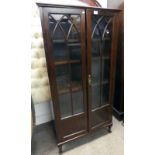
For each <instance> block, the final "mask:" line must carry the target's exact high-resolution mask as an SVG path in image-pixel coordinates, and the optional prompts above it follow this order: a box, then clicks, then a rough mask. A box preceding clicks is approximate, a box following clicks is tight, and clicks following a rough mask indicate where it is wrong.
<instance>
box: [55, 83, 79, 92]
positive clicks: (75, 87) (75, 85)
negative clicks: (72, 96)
mask: <svg viewBox="0 0 155 155" xmlns="http://www.w3.org/2000/svg"><path fill="white" fill-rule="evenodd" d="M70 87H71V85H68V86H67V87H66V86H62V85H61V86H58V87H57V88H58V94H59V95H62V94H66V93H70V90H71V91H72V92H76V91H81V90H82V85H81V84H80V83H77V82H72V87H71V88H70Z"/></svg>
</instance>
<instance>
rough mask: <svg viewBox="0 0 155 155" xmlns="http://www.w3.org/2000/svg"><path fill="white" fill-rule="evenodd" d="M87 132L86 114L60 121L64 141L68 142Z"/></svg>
mask: <svg viewBox="0 0 155 155" xmlns="http://www.w3.org/2000/svg"><path fill="white" fill-rule="evenodd" d="M86 132H87V119H86V114H84V113H82V114H79V115H76V116H72V117H69V118H66V119H62V120H61V121H60V134H61V137H62V140H67V139H70V138H73V137H76V136H78V135H80V134H83V133H86Z"/></svg>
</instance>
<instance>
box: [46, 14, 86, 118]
mask: <svg viewBox="0 0 155 155" xmlns="http://www.w3.org/2000/svg"><path fill="white" fill-rule="evenodd" d="M80 20H81V18H80V15H70V14H64V15H62V14H49V29H50V31H51V39H52V42H53V50H52V51H51V54H53V56H54V63H55V72H56V82H57V91H58V95H59V96H58V100H59V104H60V112H61V117H67V116H70V115H74V114H77V113H79V112H83V111H84V108H83V107H84V106H83V89H82V62H81V60H82V59H81V39H80V38H81V37H80V35H81V34H80V33H81V32H80V30H81V21H80Z"/></svg>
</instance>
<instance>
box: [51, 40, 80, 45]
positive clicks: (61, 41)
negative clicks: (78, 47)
mask: <svg viewBox="0 0 155 155" xmlns="http://www.w3.org/2000/svg"><path fill="white" fill-rule="evenodd" d="M53 43H65V44H66V41H65V40H62V39H59V40H58V39H57V40H53ZM73 43H78V44H80V40H76V39H70V40H68V44H73Z"/></svg>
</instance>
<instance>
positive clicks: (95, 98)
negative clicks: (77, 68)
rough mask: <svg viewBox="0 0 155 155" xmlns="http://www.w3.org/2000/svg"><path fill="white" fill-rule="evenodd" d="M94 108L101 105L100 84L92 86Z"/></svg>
mask: <svg viewBox="0 0 155 155" xmlns="http://www.w3.org/2000/svg"><path fill="white" fill-rule="evenodd" d="M91 102H92V109H94V108H97V107H99V106H100V85H94V86H92V101H91Z"/></svg>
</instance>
